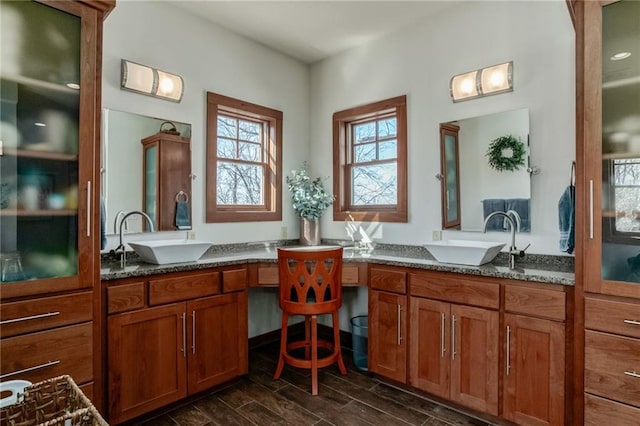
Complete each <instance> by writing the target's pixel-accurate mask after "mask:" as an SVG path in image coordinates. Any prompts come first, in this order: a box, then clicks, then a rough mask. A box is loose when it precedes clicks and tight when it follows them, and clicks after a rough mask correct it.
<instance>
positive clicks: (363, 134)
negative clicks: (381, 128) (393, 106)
mask: <svg viewBox="0 0 640 426" xmlns="http://www.w3.org/2000/svg"><path fill="white" fill-rule="evenodd" d="M374 140H376V123H375V122H370V123H364V124H356V125H355V126H353V143H354V144H358V143H362V142H371V141H374Z"/></svg>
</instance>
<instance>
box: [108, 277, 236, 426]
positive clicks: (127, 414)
mask: <svg viewBox="0 0 640 426" xmlns="http://www.w3.org/2000/svg"><path fill="white" fill-rule="evenodd" d="M246 277H247V274H246V270H245V269H244V268H240V269H225V270H217V269H213V270H204V271H197V272H190V273H175V274H168V275H166V276H163V275H159V276H151V277H146V278H145V279H144V281H143V282H141V281H140V279H139V278H136V279H133V278H132V279H125V280H121V281H114V282H109V288H108V290H112V291H110V292H109V293H108V294H109V297H111V296H113V303H111V300H109V309H113V312H120V313H114V314H112V315H109V318H108V346H109V351H108V357H109V360H108V363H109V421H110V422H111V423H113V424H118V423H122V422H124V421H126V420H129V419H132V418H134V417H137V416H140V415H142V414H145V413H147V412H149V411H152V410H154V409H157V408H161V407H163V406H165V405H167V404H169V403H171V402H174V401H177V400H179V399H182V398H184V397H186V396H187V395H191V394H194V393H197V392H200V391H202V390H205V389H209V388H211V387H213V386H216V385H218V384H221V383H223V382H226V381H228V380H230V379H232V378H234V377H237V376H240V375H242V374H246V373H247V372H248V325H247V290H246V288H247V285H246V280H247V278H246ZM119 288H123V291H122V292H119V291H118V289H119ZM141 292H142V299H143V300H144V301H145V303H144V307H143V308H142V309H140V308H139V307H140V305H139V302H138V300H139V299H140V297H139V295H140V293H141ZM123 300H130V301H131V302H132V303H131V306H133V308H131V310H129V311H126V312H121V311H122V310H123V309H124V310H126V309H127V308H126V307H123V306H126V303H124V302H123ZM153 305H157V306H153Z"/></svg>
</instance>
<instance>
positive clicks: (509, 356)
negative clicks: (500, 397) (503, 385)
mask: <svg viewBox="0 0 640 426" xmlns="http://www.w3.org/2000/svg"><path fill="white" fill-rule="evenodd" d="M506 364H507V367H506V369H507V376H508V375H509V373H510V372H511V327H509V326H507V362H506Z"/></svg>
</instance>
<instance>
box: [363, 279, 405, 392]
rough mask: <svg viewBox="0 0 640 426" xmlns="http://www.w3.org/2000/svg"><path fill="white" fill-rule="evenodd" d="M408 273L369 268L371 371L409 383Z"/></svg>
mask: <svg viewBox="0 0 640 426" xmlns="http://www.w3.org/2000/svg"><path fill="white" fill-rule="evenodd" d="M406 291H407V273H406V272H405V271H403V270H401V269H398V268H383V267H378V266H375V267H373V266H372V267H371V268H370V269H369V371H371V372H373V373H377V374H380V375H381V376H385V377H388V378H389V379H392V380H396V381H398V382H402V383H405V382H406V380H407V330H408V328H407V296H406V294H404V293H406Z"/></svg>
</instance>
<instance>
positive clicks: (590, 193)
mask: <svg viewBox="0 0 640 426" xmlns="http://www.w3.org/2000/svg"><path fill="white" fill-rule="evenodd" d="M589 239H590V240H593V180H590V181H589Z"/></svg>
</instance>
